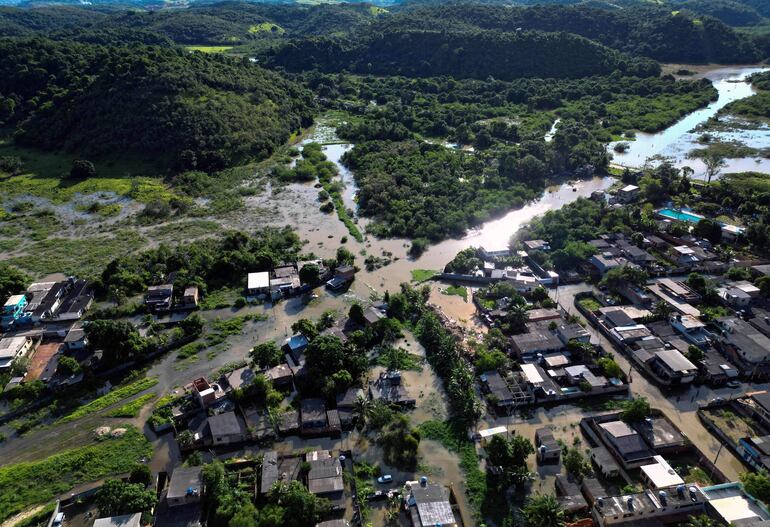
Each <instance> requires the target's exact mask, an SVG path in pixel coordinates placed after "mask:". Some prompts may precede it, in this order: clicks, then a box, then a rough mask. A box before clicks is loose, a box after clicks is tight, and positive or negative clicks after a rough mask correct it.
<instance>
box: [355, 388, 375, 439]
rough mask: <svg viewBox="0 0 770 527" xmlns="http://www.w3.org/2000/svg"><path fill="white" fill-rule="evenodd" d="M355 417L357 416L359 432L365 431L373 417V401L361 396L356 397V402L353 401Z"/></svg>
mask: <svg viewBox="0 0 770 527" xmlns="http://www.w3.org/2000/svg"><path fill="white" fill-rule="evenodd" d="M353 415H355V416H356V420H357V423H356V424H357V426H358V428H359V430H363V429H364V428H365V427H366V423H367V422H368V421H369V417H371V415H372V401H371V400H370V399H369V398H368V397H363V396H361V395H359V396H358V397H356V400H355V401H353Z"/></svg>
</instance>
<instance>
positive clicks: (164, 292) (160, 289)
mask: <svg viewBox="0 0 770 527" xmlns="http://www.w3.org/2000/svg"><path fill="white" fill-rule="evenodd" d="M173 297H174V285H173V284H162V285H153V286H150V287H148V288H147V293H145V295H144V305H145V306H147V309H148V310H149V311H152V312H155V313H161V312H164V311H168V310H170V309H171V304H172V303H173Z"/></svg>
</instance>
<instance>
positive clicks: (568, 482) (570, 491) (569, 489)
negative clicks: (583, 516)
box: [554, 474, 588, 514]
mask: <svg viewBox="0 0 770 527" xmlns="http://www.w3.org/2000/svg"><path fill="white" fill-rule="evenodd" d="M554 484H555V487H556V493H557V497H556V499H557V500H558V501H559V504H560V505H561V506H562V508H563V509H564V510H565V511H567V513H568V514H575V513H577V512H580V511H585V510H587V509H588V502H587V501H586V499H585V498H584V497H583V494H582V493H581V492H580V486H579V485H578V484H577V483H576V482H575V481H574V480H573V479H572V478H571V476H565V475H564V474H556V481H555V482H554Z"/></svg>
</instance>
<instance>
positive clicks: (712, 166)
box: [703, 152, 725, 185]
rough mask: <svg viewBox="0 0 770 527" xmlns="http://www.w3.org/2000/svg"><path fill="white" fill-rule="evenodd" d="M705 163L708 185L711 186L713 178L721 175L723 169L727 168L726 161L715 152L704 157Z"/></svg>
mask: <svg viewBox="0 0 770 527" xmlns="http://www.w3.org/2000/svg"><path fill="white" fill-rule="evenodd" d="M703 163H704V164H705V165H706V177H707V178H708V179H707V180H706V185H711V178H713V177H716V176H718V175H719V172H720V171H721V170H722V167H723V166H725V160H724V158H723V157H722V156H720V155H719V154H715V153H713V152H711V153H707V154H706V155H705V156H703Z"/></svg>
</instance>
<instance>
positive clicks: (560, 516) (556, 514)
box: [521, 494, 565, 527]
mask: <svg viewBox="0 0 770 527" xmlns="http://www.w3.org/2000/svg"><path fill="white" fill-rule="evenodd" d="M521 512H522V514H523V515H524V519H525V520H526V521H527V525H529V527H563V526H564V523H565V522H564V517H565V512H564V509H563V508H562V506H561V505H559V502H558V501H556V498H555V497H553V496H552V495H550V494H545V495H543V494H538V495H537V496H533V497H532V498H530V500H529V501H528V502H527V504H526V505H525V506H524V508H523V509H522V510H521Z"/></svg>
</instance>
